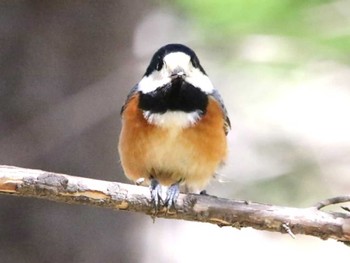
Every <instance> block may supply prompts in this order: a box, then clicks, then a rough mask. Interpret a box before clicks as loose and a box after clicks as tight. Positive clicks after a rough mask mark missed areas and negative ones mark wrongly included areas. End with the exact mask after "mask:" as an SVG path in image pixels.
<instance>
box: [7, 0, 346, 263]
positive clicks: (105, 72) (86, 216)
mask: <svg viewBox="0 0 350 263" xmlns="http://www.w3.org/2000/svg"><path fill="white" fill-rule="evenodd" d="M173 42H175V43H183V44H186V45H188V46H190V47H191V48H192V49H194V50H195V51H196V53H197V55H198V56H199V58H200V60H201V63H202V65H203V67H204V68H205V70H206V71H207V73H208V74H209V76H210V78H211V80H212V82H213V83H214V85H215V86H216V87H217V88H218V89H219V90H220V92H221V94H222V95H223V97H224V100H225V104H226V106H227V108H228V111H229V115H230V118H231V123H232V131H231V133H230V134H229V135H228V140H229V143H230V157H229V160H228V162H227V166H226V167H225V168H224V169H222V170H221V171H219V173H218V175H217V178H216V180H214V181H213V182H212V183H211V185H210V186H209V187H208V189H207V190H208V192H209V193H210V194H214V195H217V196H221V197H227V198H236V199H246V200H251V201H257V202H264V203H273V204H277V205H283V206H295V207H306V206H310V205H312V204H314V203H316V202H317V201H319V200H321V199H324V198H328V197H332V196H336V195H343V194H348V193H349V189H350V118H349V115H350V1H349V0H335V1H330V0H312V1H302V0H264V1H261V0H231V1H228V0H226V1H225V0H221V1H220V0H201V1H199V0H192V1H187V0H175V1H151V0H143V1H135V0H129V1H127V0H120V1H58V0H56V1H54V0H52V1H25V0H22V1H21V0H18V1H6V0H4V1H1V2H0V51H1V52H0V163H1V164H4V165H17V166H22V167H27V168H34V169H43V170H48V171H53V172H58V173H67V174H71V175H76V176H84V177H90V178H96V179H101V180H110V181H118V182H128V181H127V180H126V178H125V177H124V175H123V173H122V170H121V167H120V163H119V157H118V153H117V140H118V134H119V131H120V116H119V111H120V108H121V106H122V104H123V102H124V100H125V97H126V95H127V94H128V92H129V90H130V89H131V87H132V86H133V85H134V84H136V83H137V82H138V81H139V80H140V79H141V77H142V75H143V73H144V71H145V69H146V67H147V65H148V63H149V60H150V58H151V56H152V54H153V53H154V52H155V50H157V49H158V48H159V47H160V46H162V45H164V44H167V43H173ZM0 255H1V256H0V258H1V259H0V261H1V262H4V263H12V262H29V263H30V262H57V263H58V262H87V263H90V262H146V263H147V262H194V261H197V262H231V261H237V262H242V261H243V262H246V261H247V262H250V261H253V260H255V261H260V260H268V261H269V262H280V261H281V260H282V261H283V262H295V261H296V260H300V259H302V260H304V261H305V262H306V261H307V260H313V261H315V260H317V261H318V262H329V261H334V260H337V259H344V258H345V257H346V256H347V258H348V257H349V255H350V250H349V248H348V247H346V246H345V245H343V244H342V243H338V242H336V241H332V240H329V241H321V240H319V239H317V238H313V237H304V236H297V239H296V240H293V239H292V238H291V237H290V236H288V235H282V234H278V233H269V232H262V231H255V230H252V229H242V230H236V229H231V228H219V227H217V226H214V225H209V224H199V223H191V222H184V221H175V220H161V219H157V220H156V221H155V223H154V224H153V223H152V220H151V218H149V217H147V216H144V215H142V214H136V213H128V212H116V211H111V210H107V209H98V208H94V207H86V206H71V205H67V204H60V203H52V202H49V201H44V200H36V199H26V198H18V197H13V196H0Z"/></svg>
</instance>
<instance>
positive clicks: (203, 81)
mask: <svg viewBox="0 0 350 263" xmlns="http://www.w3.org/2000/svg"><path fill="white" fill-rule="evenodd" d="M185 81H187V82H188V83H190V84H192V85H193V86H195V87H196V88H199V89H201V90H202V91H203V92H205V93H206V94H210V93H212V92H213V91H214V86H213V83H212V82H211V81H210V79H209V78H208V76H207V75H205V74H203V72H201V71H200V70H199V69H198V68H192V70H191V73H190V74H188V76H187V77H186V78H185Z"/></svg>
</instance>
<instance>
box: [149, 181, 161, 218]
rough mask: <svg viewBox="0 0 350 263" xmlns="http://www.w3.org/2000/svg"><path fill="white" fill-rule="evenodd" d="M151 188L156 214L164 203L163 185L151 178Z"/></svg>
mask: <svg viewBox="0 0 350 263" xmlns="http://www.w3.org/2000/svg"><path fill="white" fill-rule="evenodd" d="M149 188H150V192H151V203H152V204H153V207H154V215H156V214H157V213H158V211H159V207H160V206H161V204H162V203H163V200H162V187H161V185H160V184H159V182H158V181H157V180H156V179H151V184H150V187H149Z"/></svg>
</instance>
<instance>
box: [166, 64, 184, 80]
mask: <svg viewBox="0 0 350 263" xmlns="http://www.w3.org/2000/svg"><path fill="white" fill-rule="evenodd" d="M185 76H186V73H185V71H184V70H183V69H182V68H180V67H176V68H175V69H174V70H173V71H172V72H171V75H170V77H171V78H172V79H176V78H184V77H185Z"/></svg>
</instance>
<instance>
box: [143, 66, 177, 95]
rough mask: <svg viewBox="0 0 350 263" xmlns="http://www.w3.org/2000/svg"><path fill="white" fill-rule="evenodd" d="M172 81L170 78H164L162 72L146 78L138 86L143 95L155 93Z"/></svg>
mask: <svg viewBox="0 0 350 263" xmlns="http://www.w3.org/2000/svg"><path fill="white" fill-rule="evenodd" d="M170 81H171V80H170V78H169V77H168V76H163V74H162V72H158V71H156V72H153V73H152V74H151V75H149V76H144V77H143V78H142V79H141V81H140V82H139V84H138V90H139V91H142V93H149V92H152V91H155V90H156V89H157V88H160V87H162V86H164V85H165V84H167V83H169V82H170Z"/></svg>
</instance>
